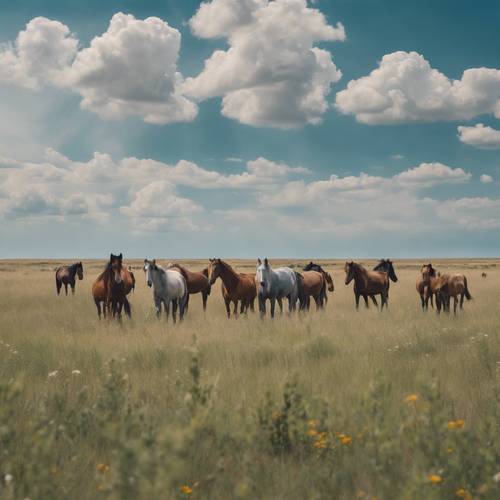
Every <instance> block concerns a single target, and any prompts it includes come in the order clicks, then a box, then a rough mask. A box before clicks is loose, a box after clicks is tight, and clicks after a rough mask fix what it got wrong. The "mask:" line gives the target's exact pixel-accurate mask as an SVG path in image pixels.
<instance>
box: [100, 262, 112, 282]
mask: <svg viewBox="0 0 500 500" xmlns="http://www.w3.org/2000/svg"><path fill="white" fill-rule="evenodd" d="M110 269H111V262H107V263H106V267H105V268H104V270H103V272H102V273H101V274H99V276H97V280H102V279H104V276H105V274H106V273H107V272H109V270H110Z"/></svg>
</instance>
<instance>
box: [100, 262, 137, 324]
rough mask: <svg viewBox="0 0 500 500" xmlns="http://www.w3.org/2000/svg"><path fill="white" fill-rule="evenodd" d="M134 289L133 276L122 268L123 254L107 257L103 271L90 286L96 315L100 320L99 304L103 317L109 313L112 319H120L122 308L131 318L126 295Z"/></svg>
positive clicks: (129, 270) (129, 271)
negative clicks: (116, 317)
mask: <svg viewBox="0 0 500 500" xmlns="http://www.w3.org/2000/svg"><path fill="white" fill-rule="evenodd" d="M134 288H135V276H134V274H133V273H132V271H131V269H130V268H126V267H124V266H123V254H120V255H113V254H111V255H110V257H109V262H108V263H107V264H106V267H105V269H104V271H103V272H102V273H101V274H100V275H99V276H98V277H97V278H96V280H95V282H94V284H93V285H92V296H93V297H94V302H95V305H96V307H97V315H98V316H99V319H100V318H101V304H102V308H103V314H104V317H106V312H108V313H109V312H110V308H111V312H112V314H113V317H115V316H117V315H118V319H119V320H120V319H121V312H122V308H123V309H124V310H125V314H126V315H127V316H128V317H129V318H130V317H131V316H132V313H131V308H130V303H129V301H128V299H127V295H128V294H129V293H130V292H131V291H132V290H133V289H134Z"/></svg>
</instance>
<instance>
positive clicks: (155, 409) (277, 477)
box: [0, 261, 500, 500]
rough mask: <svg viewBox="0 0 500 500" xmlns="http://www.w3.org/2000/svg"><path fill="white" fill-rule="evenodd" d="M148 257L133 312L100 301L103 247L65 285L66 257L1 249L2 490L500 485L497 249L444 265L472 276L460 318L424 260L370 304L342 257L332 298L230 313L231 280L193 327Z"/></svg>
mask: <svg viewBox="0 0 500 500" xmlns="http://www.w3.org/2000/svg"><path fill="white" fill-rule="evenodd" d="M132 264H133V265H134V266H136V268H137V270H136V277H137V282H138V285H137V289H136V291H135V292H134V293H133V294H132V295H131V298H130V300H131V304H132V308H133V319H132V321H127V320H124V321H123V324H122V325H119V324H117V323H116V322H108V321H98V319H97V314H96V310H95V306H94V304H93V302H92V300H91V295H90V288H91V284H92V281H93V279H94V278H95V276H97V274H98V272H99V270H100V268H101V266H102V263H97V262H84V266H85V279H84V281H83V282H78V284H77V293H76V295H75V296H74V297H71V296H69V297H65V296H60V297H58V296H56V294H55V284H54V277H53V269H54V268H55V267H56V263H52V262H50V261H44V262H36V261H19V262H16V261H3V262H0V283H1V284H2V286H1V287H0V340H1V343H0V356H1V360H2V362H1V363H0V474H1V477H0V499H2V500H3V499H10V498H31V499H39V498H51V499H52V498H68V499H69V498H71V499H80V498H82V499H93V498H117V499H118V498H119V499H122V498H147V499H149V498H167V499H169V498H187V497H193V498H214V499H219V498H287V499H303V498H346V499H350V498H356V497H359V498H366V499H368V498H372V497H374V496H376V497H378V498H379V499H386V498H459V497H458V496H456V495H457V493H458V494H460V495H462V498H467V495H470V496H471V497H473V498H498V497H499V496H500V477H498V479H499V482H495V480H494V476H495V474H497V473H500V433H499V430H500V429H499V423H500V402H499V390H500V384H499V375H500V337H499V324H500V309H499V307H498V297H499V292H500V285H499V278H500V270H498V269H497V265H496V264H497V262H496V261H463V262H460V261H442V262H437V263H436V267H438V269H439V270H442V271H446V270H450V271H453V272H457V271H458V270H462V272H465V273H466V275H467V277H468V280H469V288H470V290H471V293H472V295H473V297H474V300H472V301H470V302H467V303H466V304H465V311H464V312H462V313H460V314H459V315H458V316H457V317H453V316H452V315H451V316H446V315H443V316H441V317H437V316H436V314H435V312H434V311H432V310H431V311H429V312H428V313H422V312H421V310H420V306H419V299H418V296H417V293H416V291H415V286H414V283H415V279H416V276H417V272H418V263H416V262H411V261H403V262H401V263H399V265H397V266H396V270H397V272H398V276H399V278H400V280H399V282H398V283H397V284H395V285H393V284H391V291H390V306H389V310H388V311H384V312H383V313H380V312H378V311H376V310H374V309H373V308H370V309H369V310H364V308H362V309H360V311H359V312H358V313H356V312H355V310H354V298H353V294H352V285H351V286H350V287H346V286H345V285H344V283H343V280H344V275H343V270H342V266H341V264H340V263H338V262H329V263H327V267H328V269H329V270H330V271H333V276H334V280H335V287H336V290H335V292H334V293H333V294H330V299H329V302H328V306H327V309H326V311H323V312H319V313H317V312H311V313H310V314H308V315H300V316H298V315H296V316H294V317H292V318H289V317H288V316H287V315H285V316H283V317H278V318H276V319H275V320H274V321H272V320H270V319H268V318H267V319H265V320H264V321H261V320H259V318H258V317H257V315H250V316H249V317H242V318H240V319H238V320H233V319H231V320H227V319H226V318H225V311H224V306H223V302H222V300H221V296H220V289H219V285H217V286H216V287H215V288H214V289H213V292H212V295H211V297H210V298H209V302H208V312H207V314H206V315H204V314H203V311H202V308H201V297H193V298H192V299H191V301H190V310H189V313H188V316H187V318H186V321H185V322H184V323H183V324H181V325H177V326H175V327H174V326H173V325H172V324H171V323H170V324H166V322H165V320H164V319H162V320H160V321H158V320H157V319H156V317H155V315H154V311H153V301H152V297H151V290H149V289H148V288H147V287H146V286H145V283H144V276H143V275H142V271H140V264H139V263H135V262H133V263H132ZM186 264H187V265H188V266H190V267H192V268H194V269H196V268H199V269H200V268H201V267H202V264H204V263H202V262H187V263H186ZM293 264H297V263H296V262H294V263H293ZM236 265H237V267H238V268H239V269H242V270H243V271H247V272H248V271H249V270H251V269H252V268H253V263H251V262H238V263H236ZM485 268H487V273H488V277H487V278H486V279H482V278H481V272H482V271H483V269H485ZM112 360H113V361H112ZM74 370H78V371H79V372H80V373H79V374H73V373H72V372H73V371H74ZM54 371H57V373H56V374H55V375H54V376H52V377H49V373H51V372H54ZM409 394H416V395H417V396H418V400H417V402H416V403H406V402H405V401H404V400H405V398H406V397H407V396H408V395H409ZM457 419H459V420H461V419H463V420H464V421H465V424H464V426H463V428H459V429H448V422H449V421H454V420H457ZM310 420H318V422H317V423H315V426H314V427H311V423H310V422H309V421H310ZM322 433H326V434H324V435H323V434H322ZM342 434H344V435H345V436H344V438H345V437H347V438H348V439H344V442H345V444H342V439H343V437H342ZM99 464H105V465H106V467H104V466H102V465H101V466H99ZM108 467H109V469H108ZM431 475H436V476H439V478H441V481H440V482H438V483H435V484H433V483H432V482H431V481H430V480H429V477H430V476H431ZM10 476H12V479H11V480H10ZM6 478H7V480H6ZM182 486H189V488H191V489H192V490H193V491H192V493H183V492H182V491H181V490H180V488H181V487H182ZM462 490H463V491H462Z"/></svg>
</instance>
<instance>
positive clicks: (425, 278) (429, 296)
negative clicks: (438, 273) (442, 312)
mask: <svg viewBox="0 0 500 500" xmlns="http://www.w3.org/2000/svg"><path fill="white" fill-rule="evenodd" d="M432 270H433V267H432V264H431V263H430V262H429V264H425V265H423V266H422V267H421V268H420V275H419V276H418V277H417V282H416V284H415V288H416V289H417V293H418V294H419V295H420V302H421V304H422V310H423V311H425V310H426V309H429V300H430V302H431V306H432V307H434V300H433V296H434V295H433V293H432V290H430V288H429V287H430V273H431V272H432Z"/></svg>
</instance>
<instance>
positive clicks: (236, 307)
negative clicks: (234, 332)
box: [233, 299, 238, 318]
mask: <svg viewBox="0 0 500 500" xmlns="http://www.w3.org/2000/svg"><path fill="white" fill-rule="evenodd" d="M233 316H234V317H235V318H237V317H238V299H236V300H233Z"/></svg>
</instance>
